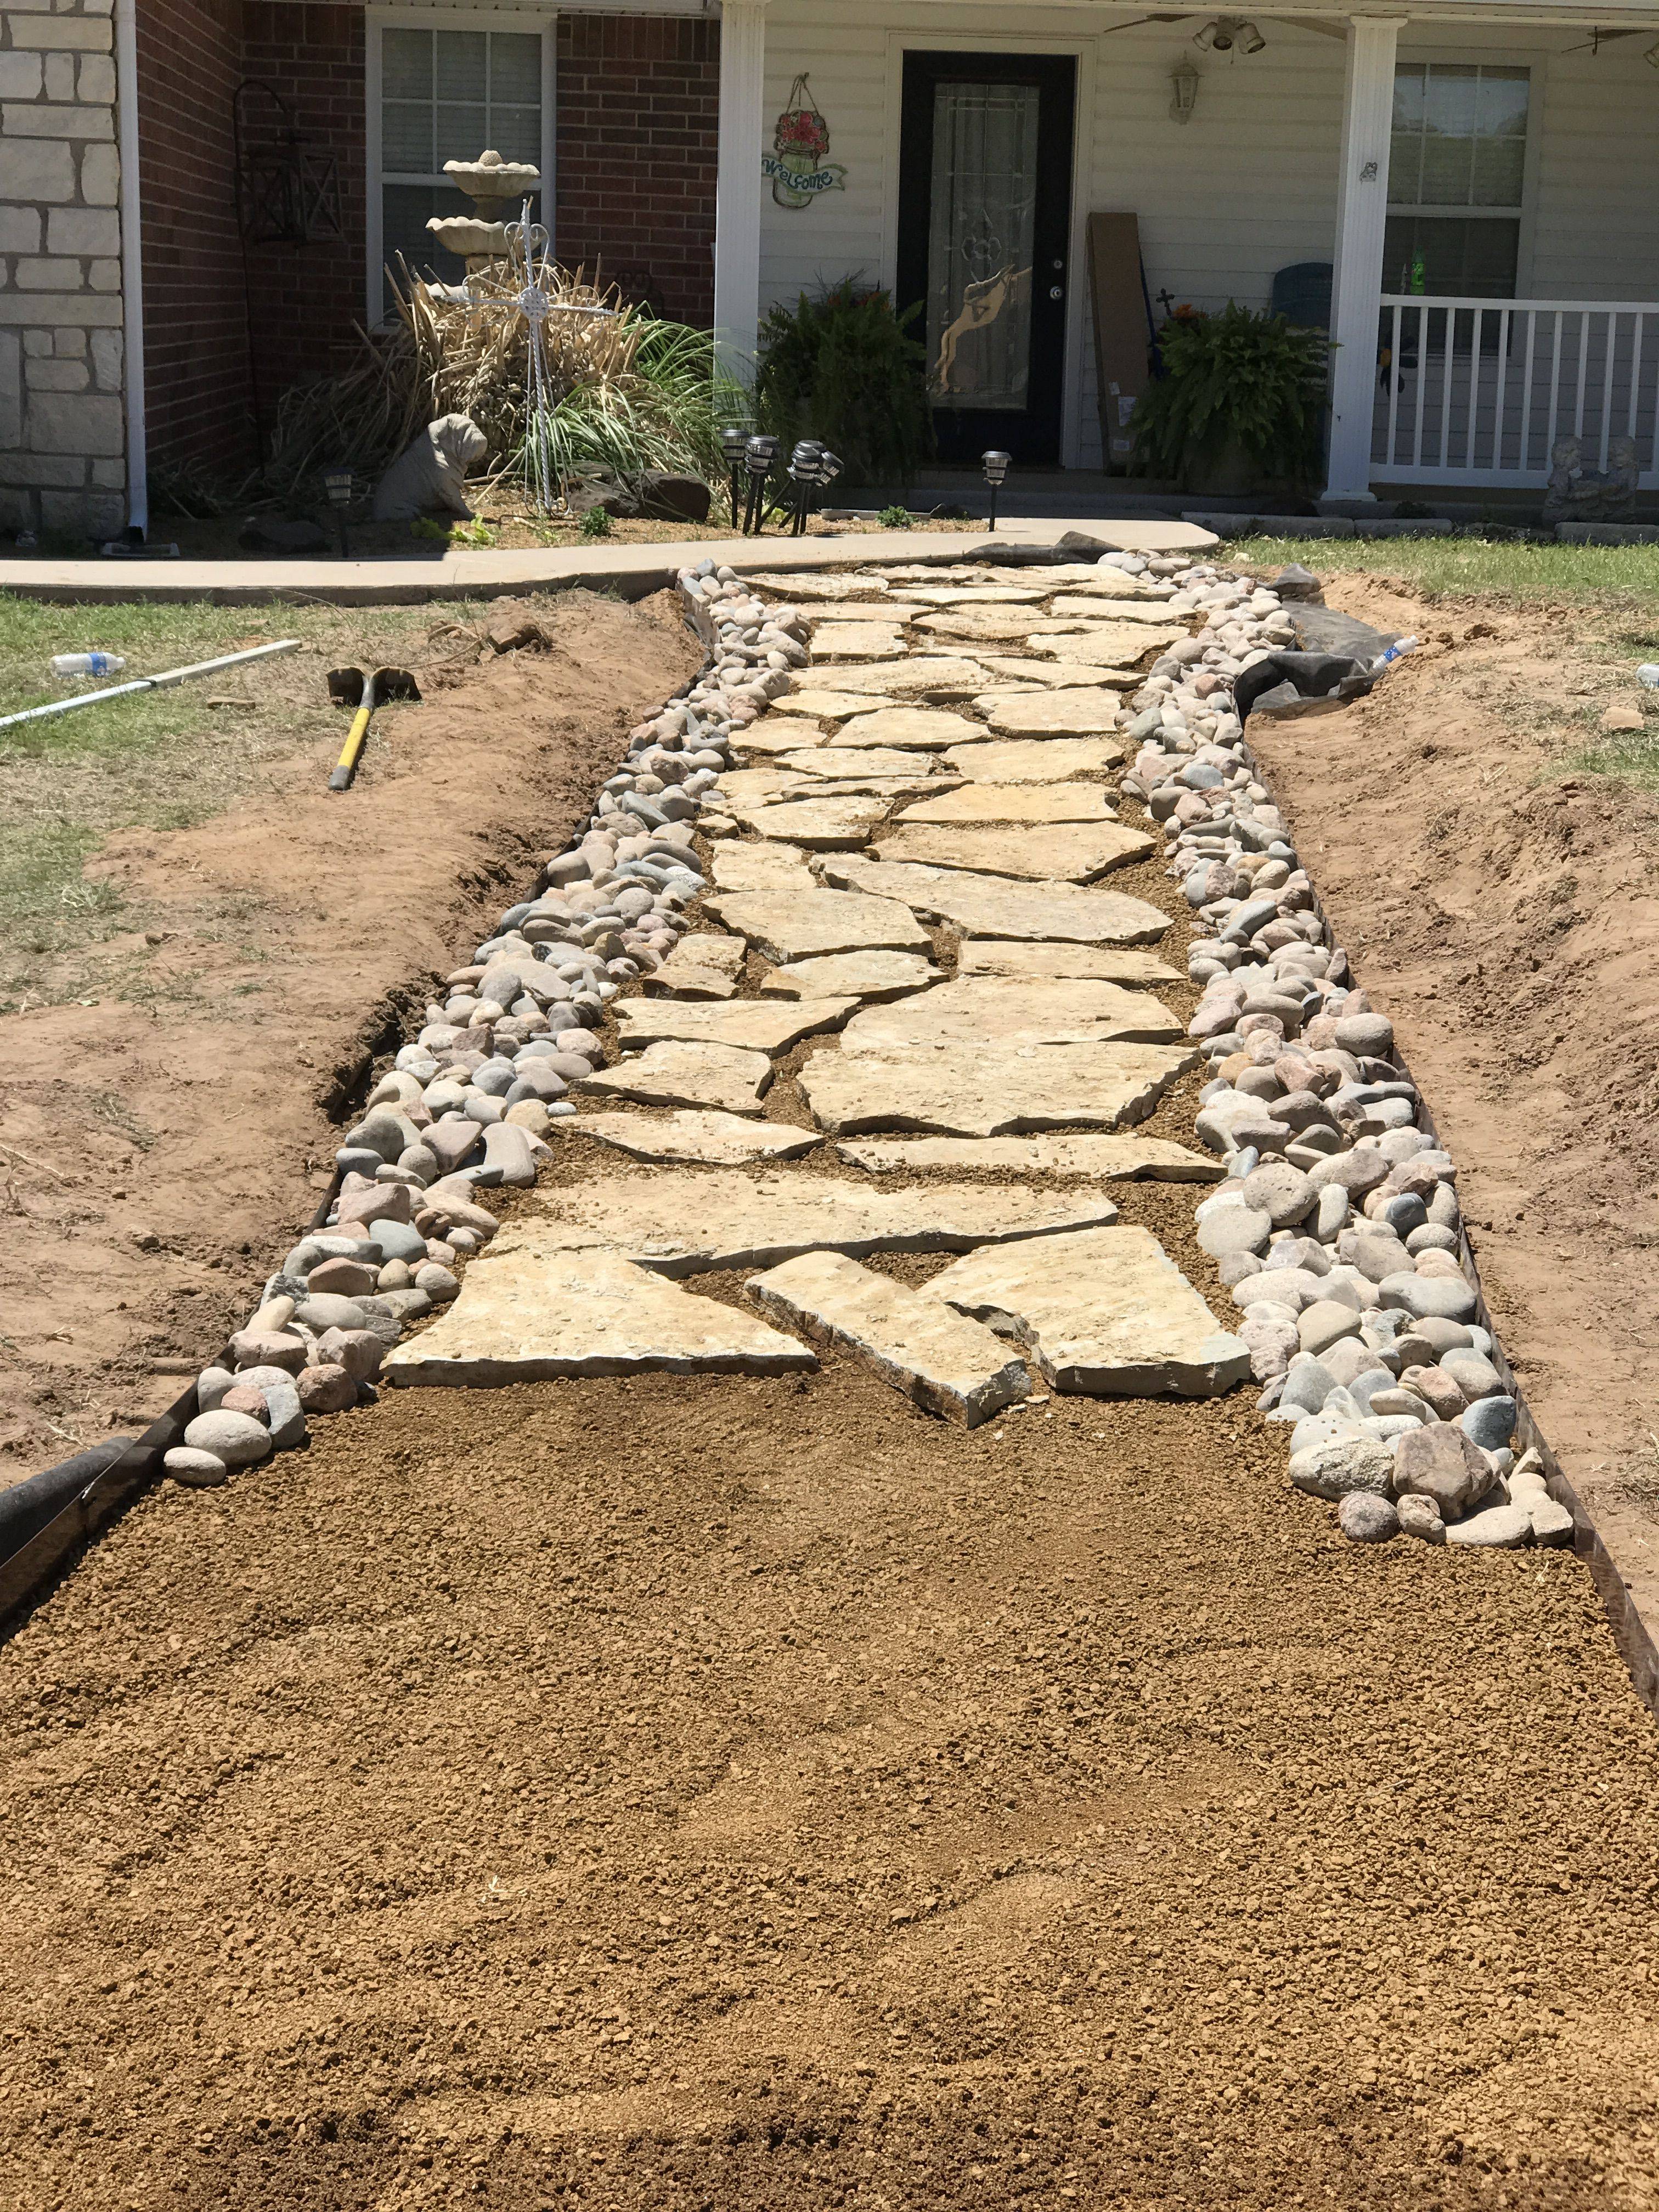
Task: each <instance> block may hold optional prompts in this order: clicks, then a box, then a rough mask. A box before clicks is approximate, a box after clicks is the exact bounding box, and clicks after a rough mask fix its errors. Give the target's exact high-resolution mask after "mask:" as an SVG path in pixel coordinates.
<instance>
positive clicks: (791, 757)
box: [780, 738, 946, 784]
mask: <svg viewBox="0 0 1659 2212" xmlns="http://www.w3.org/2000/svg"><path fill="white" fill-rule="evenodd" d="M780 765H781V766H782V767H784V768H787V769H790V770H792V771H793V774H794V775H796V776H797V777H798V778H799V777H806V778H809V779H823V778H838V779H840V780H842V781H846V780H848V778H855V777H859V776H882V777H884V778H888V779H890V778H892V777H894V776H898V777H902V778H906V779H908V781H909V782H910V783H912V784H916V783H925V782H928V781H945V780H946V779H945V771H944V770H943V769H940V768H939V767H938V766H937V764H936V763H935V762H934V759H933V756H932V755H931V754H929V753H920V754H918V753H915V752H906V751H905V750H903V749H902V747H901V746H898V745H854V744H848V743H847V741H846V739H845V738H837V739H836V743H835V744H832V745H820V746H819V747H818V749H817V751H816V752H803V753H784V754H783V755H782V756H781V761H780Z"/></svg>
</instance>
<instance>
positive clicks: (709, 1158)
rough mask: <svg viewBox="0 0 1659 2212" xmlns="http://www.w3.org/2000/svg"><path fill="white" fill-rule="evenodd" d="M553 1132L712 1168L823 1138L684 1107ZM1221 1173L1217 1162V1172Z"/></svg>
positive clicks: (808, 1148) (576, 1122) (583, 1118)
mask: <svg viewBox="0 0 1659 2212" xmlns="http://www.w3.org/2000/svg"><path fill="white" fill-rule="evenodd" d="M548 1128H549V1132H550V1133H552V1132H553V1131H554V1130H562V1132H563V1133H564V1134H565V1135H566V1136H570V1137H596V1138H598V1139H599V1142H600V1144H602V1145H609V1146H611V1147H612V1148H613V1149H614V1150H615V1151H617V1152H626V1153H627V1154H628V1156H629V1158H630V1159H635V1160H681V1161H699V1162H701V1163H702V1164H705V1165H707V1166H709V1167H722V1168H735V1167H743V1166H745V1165H746V1164H749V1163H750V1161H755V1160H793V1159H798V1158H799V1157H800V1155H801V1154H802V1153H803V1152H812V1151H813V1150H815V1149H816V1147H817V1146H819V1145H821V1144H822V1143H823V1138H822V1137H821V1136H820V1135H819V1133H818V1132H817V1130H816V1129H797V1128H795V1127H793V1125H792V1124H790V1123H789V1122H787V1121H745V1120H744V1118H743V1116H742V1115H740V1114H711V1113H708V1112H705V1111H701V1110H699V1109H697V1108H696V1107H684V1108H682V1109H680V1110H679V1111H678V1112H677V1113H671V1114H582V1115H568V1116H567V1117H566V1118H565V1119H564V1120H562V1121H551V1122H550V1123H549V1124H548ZM1221 1172H1222V1170H1221V1168H1220V1166H1219V1164H1218V1165H1217V1168H1216V1173H1217V1174H1218V1175H1219V1174H1220V1173H1221Z"/></svg>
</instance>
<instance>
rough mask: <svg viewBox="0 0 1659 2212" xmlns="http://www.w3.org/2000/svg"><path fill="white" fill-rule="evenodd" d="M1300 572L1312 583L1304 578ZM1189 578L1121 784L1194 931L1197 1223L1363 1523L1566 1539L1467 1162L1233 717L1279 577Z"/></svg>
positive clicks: (1568, 1518) (1267, 1377) (1278, 603)
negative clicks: (1499, 1314) (1485, 1251)
mask: <svg viewBox="0 0 1659 2212" xmlns="http://www.w3.org/2000/svg"><path fill="white" fill-rule="evenodd" d="M1109 558H1112V559H1113V564H1114V565H1115V566H1119V567H1121V568H1127V569H1129V570H1130V571H1131V572H1133V571H1134V569H1135V568H1137V567H1138V565H1139V563H1138V562H1137V561H1136V559H1135V557H1134V556H1127V555H1126V556H1109ZM1284 580H1285V586H1286V589H1287V591H1290V592H1294V593H1296V595H1297V596H1298V597H1300V596H1305V595H1306V594H1307V593H1308V592H1309V591H1310V587H1312V588H1315V589H1316V586H1313V580H1312V579H1311V578H1310V577H1307V576H1306V574H1305V572H1302V571H1296V572H1287V574H1286V575H1285V579H1284ZM1182 586H1183V588H1182V591H1181V592H1178V593H1177V595H1176V598H1175V599H1173V600H1171V601H1170V611H1172V612H1174V611H1177V610H1182V611H1187V612H1188V613H1194V614H1196V613H1200V612H1201V613H1202V614H1203V616H1204V623H1203V626H1202V628H1201V629H1200V630H1199V631H1198V632H1197V634H1196V635H1194V636H1193V637H1191V638H1189V639H1188V640H1187V641H1185V642H1184V643H1183V644H1182V645H1179V646H1177V647H1176V648H1175V649H1174V651H1173V652H1172V653H1169V654H1167V655H1165V656H1164V658H1163V659H1160V660H1158V662H1156V663H1155V664H1154V666H1153V670H1152V675H1151V677H1150V678H1148V680H1147V682H1146V684H1144V685H1143V686H1142V688H1141V689H1140V690H1139V691H1138V692H1137V693H1136V694H1135V695H1134V696H1133V699H1132V700H1131V702H1129V710H1128V713H1127V717H1126V720H1125V724H1124V727H1125V730H1126V733H1127V736H1128V737H1129V738H1132V739H1133V740H1134V741H1136V742H1137V743H1138V744H1139V752H1138V753H1137V754H1136V756H1135V757H1134V760H1133V763H1132V764H1131V767H1130V769H1129V772H1128V773H1127V775H1125V776H1124V777H1123V778H1122V779H1121V784H1120V788H1121V791H1122V792H1123V793H1124V794H1125V795H1126V796H1127V797H1131V798H1134V799H1140V800H1142V801H1143V802H1144V803H1145V804H1146V806H1147V808H1148V810H1149V811H1150V812H1151V813H1152V816H1153V817H1154V819H1155V820H1157V821H1158V822H1160V823H1162V825H1163V828H1164V838H1165V841H1166V847H1167V850H1168V854H1169V863H1170V865H1169V873H1170V876H1171V877H1173V878H1176V880H1177V881H1179V882H1180V884H1181V885H1182V890H1183V892H1184V894H1185V896H1186V899H1187V902H1188V905H1189V906H1191V907H1192V908H1194V912H1195V915H1196V916H1197V919H1198V921H1199V922H1200V924H1201V925H1202V932H1203V933H1200V935H1199V936H1197V937H1196V938H1194V940H1193V942H1192V945H1191V946H1190V948H1189V951H1188V974H1189V975H1191V977H1192V979H1193V981H1194V982H1197V983H1200V984H1201V985H1202V986H1203V996H1202V998H1201V999H1200V1003H1199V1006H1198V1010H1197V1012H1196V1013H1195V1014H1194V1017H1193V1018H1192V1021H1191V1023H1190V1024H1189V1030H1188V1033H1189V1035H1190V1036H1192V1037H1193V1038H1194V1041H1195V1042H1197V1043H1198V1044H1199V1046H1200V1049H1201V1050H1202V1051H1203V1053H1204V1054H1205V1055H1206V1059H1207V1060H1208V1062H1209V1065H1210V1067H1211V1070H1212V1075H1211V1079H1210V1080H1209V1081H1208V1082H1207V1083H1206V1084H1205V1085H1204V1086H1203V1088H1202V1090H1201V1091H1200V1108H1201V1111H1200V1115H1199V1117H1198V1124H1197V1127H1198V1133H1199V1135H1200V1138H1201V1139H1203V1140H1204V1141H1205V1142H1206V1144H1207V1145H1208V1146H1210V1147H1211V1149H1212V1151H1215V1152H1219V1153H1221V1154H1222V1155H1223V1158H1224V1164H1225V1168H1226V1170H1227V1180H1226V1181H1225V1182H1223V1183H1222V1184H1220V1185H1219V1186H1218V1187H1217V1188H1215V1189H1214V1190H1212V1192H1211V1193H1210V1194H1208V1195H1207V1196H1206V1198H1205V1199H1204V1200H1203V1201H1202V1202H1201V1203H1200V1206H1199V1207H1198V1210H1197V1218H1198V1237H1199V1242H1200V1244H1201V1245H1202V1246H1203V1248H1204V1249H1205V1250H1206V1252H1208V1253H1209V1254H1210V1255H1212V1258H1213V1259H1214V1260H1215V1261H1216V1264H1217V1268H1218V1273H1219V1274H1220V1277H1221V1279H1222V1282H1223V1284H1224V1285H1225V1286H1226V1287H1227V1289H1228V1290H1229V1291H1231V1296H1232V1299H1233V1303H1234V1304H1235V1305H1236V1306H1237V1308H1238V1309H1239V1310H1240V1313H1241V1316H1242V1319H1241V1321H1240V1323H1239V1330H1238V1333H1239V1334H1240V1335H1241V1336H1242V1337H1243V1340H1244V1341H1245V1342H1246V1343H1247V1344H1248V1345H1249V1347H1250V1358H1251V1365H1252V1369H1253V1371H1254V1373H1255V1377H1256V1379H1257V1380H1258V1382H1261V1383H1263V1384H1265V1386H1266V1387H1265V1388H1264V1389H1263V1391H1262V1394H1261V1400H1260V1401H1259V1402H1260V1405H1261V1409H1262V1410H1263V1411H1264V1412H1265V1413H1267V1418H1268V1419H1270V1420H1284V1421H1289V1422H1291V1423H1293V1424H1294V1426H1293V1428H1292V1430H1291V1438H1290V1446H1291V1464H1290V1477H1291V1482H1292V1483H1293V1484H1294V1485H1295V1486H1297V1488H1298V1489H1300V1490H1303V1491H1305V1492H1308V1493H1310V1495H1311V1496H1313V1497H1316V1498H1323V1499H1326V1500H1328V1501H1330V1502H1333V1503H1334V1504H1335V1506H1336V1517H1337V1522H1338V1525H1339V1527H1340V1528H1341V1529H1342V1532H1343V1534H1345V1535H1346V1536H1348V1537H1349V1538H1351V1539H1352V1541H1355V1542H1358V1543H1380V1542H1386V1541H1389V1539H1390V1538H1392V1537H1395V1536H1396V1535H1399V1534H1402V1533H1403V1534H1407V1535H1409V1536H1414V1537H1417V1538H1419V1539H1420V1540H1422V1541H1425V1542H1427V1543H1431V1544H1441V1543H1450V1544H1455V1545H1473V1546H1516V1545H1522V1544H1528V1543H1539V1544H1551V1545H1569V1544H1571V1543H1572V1542H1573V1541H1574V1526H1575V1524H1574V1518H1573V1515H1572V1513H1571V1510H1569V1508H1568V1507H1567V1506H1566V1505H1565V1504H1562V1503H1561V1502H1559V1500H1558V1499H1557V1498H1555V1497H1553V1495H1552V1494H1551V1490H1550V1486H1549V1483H1548V1480H1547V1476H1546V1473H1545V1466H1544V1461H1543V1457H1542V1455H1541V1452H1540V1451H1539V1450H1538V1449H1536V1448H1528V1449H1526V1450H1525V1451H1524V1452H1523V1453H1522V1455H1520V1456H1519V1458H1517V1457H1516V1453H1515V1450H1514V1449H1513V1445H1514V1443H1515V1440H1516V1428H1517V1421H1518V1419H1519V1415H1520V1408H1519V1407H1518V1406H1517V1403H1516V1398H1515V1397H1514V1395H1512V1392H1511V1389H1510V1382H1509V1377H1508V1370H1507V1367H1506V1365H1505V1366H1500V1364H1498V1363H1499V1362H1500V1361H1501V1358H1502V1355H1501V1353H1500V1352H1498V1351H1497V1347H1496V1346H1495V1345H1494V1343H1493V1340H1492V1334H1491V1332H1490V1331H1489V1330H1488V1329H1487V1328H1485V1327H1484V1326H1483V1325H1482V1322H1481V1320H1480V1314H1481V1312H1482V1308H1481V1305H1480V1293H1479V1290H1478V1287H1477V1285H1476V1283H1475V1282H1474V1280H1473V1279H1472V1275H1471V1273H1470V1272H1469V1271H1468V1270H1467V1269H1466V1266H1465V1258H1466V1255H1467V1245H1466V1243H1465V1240H1464V1238H1463V1235H1462V1218H1461V1214H1460V1211H1459V1207H1458V1200H1457V1168H1456V1164H1455V1161H1454V1160H1453V1159H1452V1158H1451V1156H1450V1154H1449V1153H1448V1152H1445V1151H1444V1150H1443V1148H1442V1147H1441V1146H1440V1145H1439V1144H1438V1142H1437V1139H1436V1137H1435V1135H1434V1133H1433V1131H1432V1128H1431V1127H1429V1126H1427V1116H1426V1115H1425V1111H1424V1109H1423V1101H1422V1099H1421V1097H1420V1096H1419V1092H1418V1090H1417V1087H1416V1085H1414V1084H1413V1082H1412V1080H1411V1079H1410V1077H1409V1076H1408V1075H1407V1073H1406V1071H1405V1069H1404V1068H1403V1066H1401V1064H1400V1061H1399V1059H1398V1056H1397V1054H1396V1053H1395V1039H1394V1030H1393V1025H1392V1024H1391V1023H1390V1022H1389V1020H1388V1019H1387V1018H1386V1017H1385V1016H1383V1014H1381V1013H1380V1012H1377V1011H1376V1009H1375V1008H1374V1007H1373V1006H1372V1005H1371V1002H1370V998H1369V997H1368V995H1367V994H1366V993H1365V991H1364V989H1363V988H1361V987H1359V986H1358V985H1357V984H1356V983H1355V982H1354V981H1353V978H1352V971H1351V969H1350V966H1349V963H1348V958H1347V955H1346V952H1345V951H1343V949H1342V948H1341V946H1340V945H1337V944H1336V943H1335V941H1334V939H1333V937H1332V934H1331V932H1330V930H1329V928H1328V925H1327V923H1326V921H1325V919H1324V916H1323V915H1322V912H1321V910H1320V908H1319V903H1318V900H1317V898H1316V895H1315V892H1314V889H1313V885H1312V884H1311V882H1310V879H1309V877H1308V874H1307V872H1306V871H1305V869H1304V867H1303V866H1301V863H1300V861H1299V859H1298V856H1297V852H1296V850H1295V848H1294V847H1293V845H1292V844H1291V841H1290V838H1289V836H1288V834H1287V830H1286V827H1285V820H1284V817H1283V816H1282V815H1281V814H1280V812H1279V809H1278V808H1277V807H1276V806H1275V805H1273V801H1272V798H1271V795H1270V793H1269V791H1268V787H1267V785H1266V783H1265V782H1264V781H1262V779H1261V772H1260V769H1259V767H1258V764H1257V763H1256V760H1255V756H1254V754H1253V753H1252V751H1251V750H1250V747H1249V743H1248V742H1247V739H1246V738H1245V734H1244V730H1243V725H1242V724H1241V721H1240V719H1239V717H1238V714H1237V712H1236V708H1235V701H1234V696H1233V690H1232V687H1233V684H1235V682H1236V681H1237V678H1238V677H1239V676H1240V675H1242V674H1243V671H1244V670H1245V669H1246V668H1249V667H1250V666H1251V665H1254V664H1255V662H1257V661H1259V660H1260V659H1262V658H1263V657H1264V656H1265V655H1266V654H1267V653H1270V652H1271V651H1272V650H1273V647H1275V646H1278V645H1284V644H1287V643H1289V642H1291V641H1292V638H1293V635H1294V624H1293V621H1292V619H1291V616H1290V614H1289V612H1288V611H1287V609H1286V607H1285V603H1284V599H1282V598H1281V597H1280V595H1279V592H1276V591H1274V590H1273V589H1272V588H1271V587H1270V586H1266V585H1256V586H1252V585H1251V584H1250V582H1249V580H1247V579H1246V580H1241V579H1239V578H1237V577H1236V576H1234V575H1231V574H1228V575H1226V576H1225V577H1224V576H1222V575H1219V574H1217V573H1216V572H1215V571H1214V570H1213V569H1211V568H1205V567H1197V568H1193V569H1192V570H1190V571H1188V573H1187V574H1186V575H1185V576H1184V577H1183V579H1182ZM1494 1355H1496V1356H1494Z"/></svg>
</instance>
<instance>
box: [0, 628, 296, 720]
mask: <svg viewBox="0 0 1659 2212" xmlns="http://www.w3.org/2000/svg"><path fill="white" fill-rule="evenodd" d="M299 643H300V641H299V639H298V638H297V637H283V638H278V640H277V641H276V644H275V645H254V646H250V647H248V649H247V651H246V653H225V654H223V655H222V658H221V659H217V660H193V661H191V664H190V665H189V667H188V668H166V669H163V670H162V671H161V674H160V675H159V676H140V677H137V678H135V679H134V681H133V682H132V683H131V684H106V686H105V688H104V689H103V690H101V691H80V692H77V693H76V696H75V697H74V698H72V699H53V700H52V701H51V702H50V703H49V704H48V705H46V706H45V707H25V708H24V709H23V711H22V713H21V714H0V730H9V729H10V728H11V727H12V726H14V724H15V723H18V722H39V721H41V720H44V719H45V718H46V716H47V715H49V714H73V713H74V712H75V710H76V708H77V707H96V706H98V705H99V704H100V703H101V702H102V701H104V700H106V699H125V698H126V697H128V696H130V695H131V693H132V692H134V691H163V690H170V689H171V687H172V686H173V684H183V683H185V682H187V681H188V679H189V678H191V677H192V676H216V675H217V674H218V672H219V671H220V670H221V669H222V668H236V667H239V666H240V664H241V663H242V662H243V661H245V660H267V659H270V655H271V654H272V653H293V652H295V650H296V649H297V647H298V646H299Z"/></svg>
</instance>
